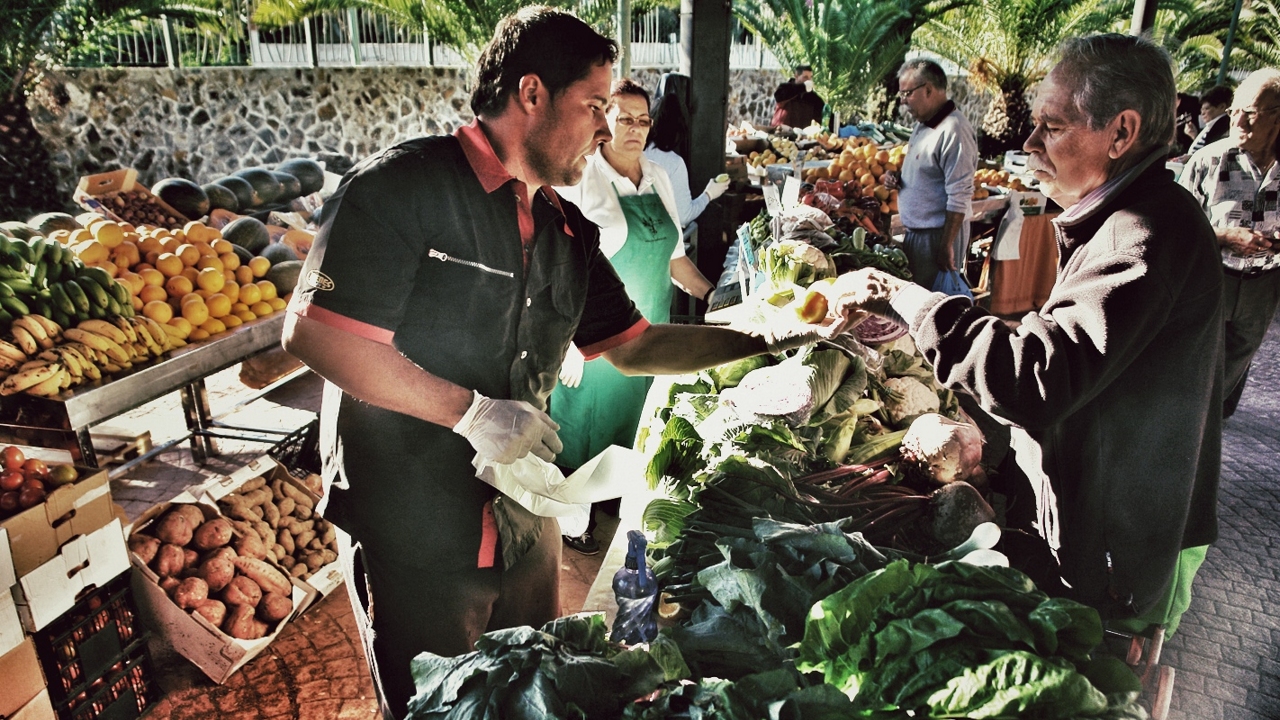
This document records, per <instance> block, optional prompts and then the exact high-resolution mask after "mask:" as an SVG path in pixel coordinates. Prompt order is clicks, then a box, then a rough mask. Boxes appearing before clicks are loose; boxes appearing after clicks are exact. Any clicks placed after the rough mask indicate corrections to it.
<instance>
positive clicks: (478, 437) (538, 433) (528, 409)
mask: <svg viewBox="0 0 1280 720" xmlns="http://www.w3.org/2000/svg"><path fill="white" fill-rule="evenodd" d="M559 429H560V426H559V425H557V424H556V423H555V422H553V421H552V420H551V418H550V417H548V416H547V414H546V413H544V412H542V411H541V410H539V409H537V408H535V407H534V406H532V405H530V404H529V403H527V402H525V401H523V400H494V399H491V398H487V397H485V396H484V395H481V394H480V393H478V392H477V393H475V399H474V400H472V401H471V407H469V408H467V412H466V413H465V414H464V415H463V416H462V419H461V420H459V421H458V424H457V425H455V426H453V431H454V432H456V433H458V434H459V435H461V436H462V437H464V438H466V439H467V442H469V443H471V447H473V448H475V449H476V452H477V453H479V455H480V457H482V458H484V459H485V460H491V461H493V462H496V463H503V464H509V463H513V462H515V461H516V460H519V459H520V458H522V457H524V456H525V455H528V454H529V453H531V452H532V453H533V454H534V455H537V456H538V457H540V458H542V459H543V460H546V461H547V462H551V461H552V460H555V459H556V453H558V452H560V451H561V450H563V449H564V445H562V444H561V443H560V437H559V436H558V435H556V431H557V430H559Z"/></svg>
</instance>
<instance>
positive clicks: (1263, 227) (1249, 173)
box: [1179, 138, 1280, 272]
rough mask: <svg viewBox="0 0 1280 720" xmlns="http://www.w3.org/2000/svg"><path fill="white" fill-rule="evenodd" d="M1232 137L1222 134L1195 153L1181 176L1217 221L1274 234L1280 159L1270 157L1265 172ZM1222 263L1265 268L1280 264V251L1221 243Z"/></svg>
mask: <svg viewBox="0 0 1280 720" xmlns="http://www.w3.org/2000/svg"><path fill="white" fill-rule="evenodd" d="M1231 143H1232V141H1231V140H1230V139H1229V138H1228V139H1224V140H1219V141H1217V142H1215V143H1212V144H1210V145H1207V146H1205V147H1204V148H1203V149H1202V150H1200V151H1199V152H1197V153H1196V154H1195V155H1193V156H1191V160H1190V161H1189V162H1188V163H1187V166H1186V167H1185V168H1183V170H1182V176H1181V177H1180V178H1179V182H1180V183H1181V184H1182V186H1183V187H1185V188H1186V189H1187V190H1189V191H1191V194H1192V196H1194V197H1195V199H1196V202H1198V203H1200V209H1202V210H1204V211H1205V214H1207V215H1208V216H1209V222H1210V224H1212V225H1213V227H1215V228H1231V227H1242V228H1249V229H1251V230H1254V231H1257V232H1261V233H1265V234H1270V233H1272V232H1274V231H1276V230H1278V229H1280V202H1277V200H1278V199H1280V163H1272V164H1271V167H1270V169H1268V170H1267V173H1266V175H1265V176H1264V175H1263V174H1262V171H1260V170H1259V169H1258V166H1257V165H1254V164H1253V160H1252V159H1251V158H1250V157H1249V154H1248V153H1246V152H1244V151H1242V150H1241V149H1240V148H1238V147H1235V146H1234V145H1232V144H1231ZM1222 264H1223V265H1225V266H1226V267H1228V268H1231V269H1233V270H1241V271H1243V270H1250V271H1257V272H1261V271H1264V270H1274V269H1276V268H1280V256H1277V255H1276V254H1275V253H1272V252H1258V253H1254V254H1252V255H1248V256H1242V255H1238V254H1236V253H1235V252H1233V251H1231V250H1229V249H1227V248H1223V249H1222Z"/></svg>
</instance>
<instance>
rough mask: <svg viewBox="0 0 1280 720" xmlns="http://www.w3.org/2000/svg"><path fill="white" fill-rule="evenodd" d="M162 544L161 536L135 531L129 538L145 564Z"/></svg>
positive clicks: (132, 549) (135, 553) (133, 548)
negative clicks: (155, 536) (156, 536)
mask: <svg viewBox="0 0 1280 720" xmlns="http://www.w3.org/2000/svg"><path fill="white" fill-rule="evenodd" d="M160 544H161V543H160V538H154V537H151V536H150V535H143V534H142V533H135V534H134V535H133V537H131V538H129V552H131V553H133V554H134V555H137V556H138V559H139V560H141V561H142V562H143V564H144V565H150V564H151V561H152V560H154V559H155V557H156V552H157V551H158V550H160ZM289 544H290V545H292V544H293V542H292V540H290V543H289Z"/></svg>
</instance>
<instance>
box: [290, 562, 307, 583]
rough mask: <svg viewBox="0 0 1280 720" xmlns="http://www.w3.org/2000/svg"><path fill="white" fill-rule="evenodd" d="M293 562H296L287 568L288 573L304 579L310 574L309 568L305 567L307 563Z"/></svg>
mask: <svg viewBox="0 0 1280 720" xmlns="http://www.w3.org/2000/svg"><path fill="white" fill-rule="evenodd" d="M295 562H297V564H296V565H294V566H293V567H291V568H289V575H291V576H292V577H296V578H303V579H306V577H307V576H308V575H310V574H311V568H309V567H307V564H306V563H304V562H301V561H295Z"/></svg>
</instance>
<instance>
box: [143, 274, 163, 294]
mask: <svg viewBox="0 0 1280 720" xmlns="http://www.w3.org/2000/svg"><path fill="white" fill-rule="evenodd" d="M138 274H139V275H141V276H142V282H143V284H146V285H154V286H156V287H159V286H161V285H164V273H162V272H160V271H159V270H156V269H155V268H144V269H143V270H142V271H141V272H139V273H138ZM139 292H141V291H139Z"/></svg>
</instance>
